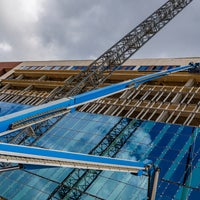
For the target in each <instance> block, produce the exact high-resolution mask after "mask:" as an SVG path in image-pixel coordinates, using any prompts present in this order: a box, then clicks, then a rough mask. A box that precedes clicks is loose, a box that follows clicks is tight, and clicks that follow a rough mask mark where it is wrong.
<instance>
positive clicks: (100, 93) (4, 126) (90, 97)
mask: <svg viewBox="0 0 200 200" xmlns="http://www.w3.org/2000/svg"><path fill="white" fill-rule="evenodd" d="M193 67H194V66H193V65H188V66H181V67H177V68H175V69H170V70H165V71H162V72H157V73H154V74H149V75H146V76H142V77H138V78H135V79H131V80H127V81H124V82H121V83H117V84H113V85H110V86H106V87H104V88H99V89H96V90H92V91H89V92H85V93H83V94H79V95H76V96H72V97H69V98H63V99H60V100H56V101H52V102H50V103H46V104H43V105H39V106H36V107H34V108H29V109H26V110H23V111H20V112H16V113H13V114H10V115H7V116H3V117H0V132H3V131H7V130H9V129H10V128H11V125H12V124H13V123H16V122H17V121H19V119H20V120H24V123H26V122H25V119H26V118H30V117H34V115H38V114H39V115H40V118H41V114H42V113H44V116H46V112H49V111H53V110H55V109H61V108H64V109H66V108H68V109H71V108H74V107H78V106H80V105H83V104H86V103H89V102H92V101H95V100H97V99H102V98H105V97H107V96H111V95H113V94H116V93H119V92H122V91H125V90H128V89H130V88H136V87H138V86H139V85H140V84H143V83H145V82H148V81H150V80H154V79H157V78H160V77H163V76H167V75H169V74H171V73H175V72H178V71H183V70H188V69H190V68H193ZM35 122H36V121H35ZM36 123H37V122H36ZM2 134H3V133H2ZM4 135H5V134H4ZM0 136H1V134H0Z"/></svg>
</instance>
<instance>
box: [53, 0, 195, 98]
mask: <svg viewBox="0 0 200 200" xmlns="http://www.w3.org/2000/svg"><path fill="white" fill-rule="evenodd" d="M191 2H192V0H169V1H167V2H166V3H165V4H164V5H162V6H161V7H160V8H159V9H158V10H156V11H155V12H154V13H153V14H152V15H150V16H149V17H148V18H147V19H145V20H144V21H143V22H142V23H140V24H139V25H138V26H137V27H135V28H134V29H133V30H132V31H130V32H129V33H128V34H126V35H125V36H124V37H123V38H122V39H121V40H119V41H118V42H117V43H116V44H114V45H113V46H112V47H111V48H110V49H108V50H107V51H106V52H105V53H103V54H102V55H101V56H100V57H99V58H97V59H96V60H95V61H93V62H92V63H91V64H90V65H89V66H88V68H87V69H86V70H85V71H81V72H80V73H79V74H78V75H76V76H73V77H71V78H70V79H69V80H68V81H66V84H65V86H64V87H63V88H61V90H58V92H57V94H58V93H60V97H63V96H73V95H76V94H79V93H81V92H82V91H84V89H86V88H87V90H88V88H89V89H93V88H96V87H98V86H99V85H101V84H102V83H103V82H104V81H105V80H106V79H107V78H108V77H109V76H110V75H111V74H112V72H113V71H114V70H115V67H116V66H120V65H122V64H123V63H124V62H125V61H126V60H127V59H129V58H130V57H131V56H132V55H133V54H134V53H135V52H137V51H138V50H139V49H140V48H141V47H142V46H143V45H144V44H145V43H146V42H147V41H149V40H150V39H151V38H152V37H153V36H154V35H155V34H156V33H157V32H159V31H160V30H161V29H162V28H163V27H164V26H165V25H166V24H167V23H168V22H169V21H170V20H172V19H173V18H174V17H175V16H176V15H177V14H178V13H180V12H181V11H182V10H183V9H184V8H185V7H186V6H187V5H188V4H189V3H191Z"/></svg>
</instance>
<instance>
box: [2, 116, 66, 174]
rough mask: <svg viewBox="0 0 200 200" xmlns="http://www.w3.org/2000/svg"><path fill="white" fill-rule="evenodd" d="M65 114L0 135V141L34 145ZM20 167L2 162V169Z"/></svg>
mask: <svg viewBox="0 0 200 200" xmlns="http://www.w3.org/2000/svg"><path fill="white" fill-rule="evenodd" d="M62 117H63V116H61V115H60V116H57V117H54V118H52V119H49V120H46V121H43V122H40V123H38V124H35V125H33V126H30V127H27V128H25V129H22V130H20V131H16V132H14V133H12V134H10V135H6V136H2V137H0V142H6V143H10V144H18V145H26V146H32V145H33V144H34V143H35V142H36V141H37V140H38V139H39V138H40V137H41V136H42V135H43V134H44V133H46V132H47V131H48V130H49V129H50V128H51V127H52V126H54V124H56V123H57V122H58V121H59V120H60V119H61V118H62ZM15 169H19V167H18V166H14V167H12V164H11V163H4V162H0V171H1V172H2V171H8V170H15Z"/></svg>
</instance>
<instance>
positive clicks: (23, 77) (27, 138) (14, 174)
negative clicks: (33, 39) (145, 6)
mask: <svg viewBox="0 0 200 200" xmlns="http://www.w3.org/2000/svg"><path fill="white" fill-rule="evenodd" d="M190 2H191V0H187V1H184V0H170V1H168V2H167V3H166V4H164V5H163V6H162V7H161V8H159V9H158V10H157V11H156V12H154V13H153V14H152V15H151V16H150V17H148V18H147V19H146V20H145V21H144V22H142V23H141V24H140V25H139V26H138V27H136V28H135V29H133V31H131V32H130V33H129V34H127V35H126V36H125V37H124V38H122V39H121V40H120V41H119V42H118V43H116V44H115V45H114V46H113V47H111V48H110V49H109V50H107V51H106V52H105V53H104V54H103V55H102V56H100V57H99V58H98V59H96V60H95V61H92V60H63V61H26V62H14V63H0V69H1V74H2V75H1V77H0V162H1V168H0V172H1V173H0V177H1V178H0V199H14V200H18V199H22V200H23V199H24V200H26V199H41V200H44V199H52V200H53V199H55V200H56V199H105V200H107V199H109V200H110V199H111V200H115V199H116V200H120V199H122V200H123V199H124V200H126V199H133V200H135V199H151V200H153V199H158V200H160V199H162V200H163V199H166V200H167V199H169V200H171V199H190V200H195V199H198V198H199V196H200V181H199V180H200V159H199V158H200V148H199V146H200V135H199V132H200V129H199V125H200V123H199V119H200V105H199V100H200V94H199V90H200V87H199V84H200V74H199V71H200V70H199V68H200V66H199V65H200V64H199V62H200V57H199V58H171V59H134V60H133V59H129V60H128V58H129V57H130V56H131V55H133V54H134V53H135V52H136V51H137V50H138V49H139V48H140V47H141V46H143V44H145V43H146V42H147V41H148V40H149V39H150V38H151V37H152V36H154V35H155V34H156V33H157V32H158V31H159V30H160V29H161V28H162V27H164V25H166V24H167V23H168V22H169V21H170V20H171V19H172V18H173V17H175V16H176V14H178V13H179V12H180V11H181V10H182V9H183V8H185V7H186V6H187V5H188V4H189V3H190ZM55 150H56V151H55ZM158 175H159V176H158Z"/></svg>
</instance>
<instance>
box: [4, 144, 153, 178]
mask: <svg viewBox="0 0 200 200" xmlns="http://www.w3.org/2000/svg"><path fill="white" fill-rule="evenodd" d="M0 161H1V162H9V163H19V164H29V165H43V166H58V167H73V168H82V169H95V170H110V171H120V172H130V173H136V174H137V175H142V174H146V172H147V170H149V166H150V164H151V163H148V164H144V163H143V162H136V161H130V160H122V159H115V158H108V157H102V156H101V157H100V156H93V155H87V154H81V153H72V152H66V151H57V150H49V149H44V148H38V147H28V146H22V145H13V144H6V143H0Z"/></svg>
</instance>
